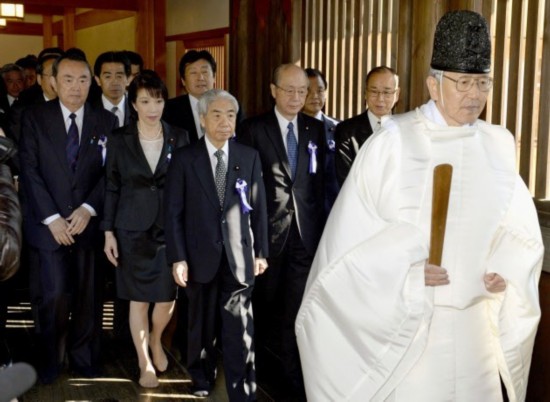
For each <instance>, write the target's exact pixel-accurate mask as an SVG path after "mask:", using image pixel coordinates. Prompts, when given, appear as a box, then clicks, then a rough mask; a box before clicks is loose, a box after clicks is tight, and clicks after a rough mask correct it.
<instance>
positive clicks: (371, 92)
mask: <svg viewBox="0 0 550 402" xmlns="http://www.w3.org/2000/svg"><path fill="white" fill-rule="evenodd" d="M396 92H397V89H394V90H393V91H375V90H372V89H367V95H368V96H369V98H373V99H376V98H378V97H379V96H381V97H382V98H384V99H390V98H391V97H392V96H393V95H395V93H396Z"/></svg>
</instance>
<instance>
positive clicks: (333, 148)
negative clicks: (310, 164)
mask: <svg viewBox="0 0 550 402" xmlns="http://www.w3.org/2000/svg"><path fill="white" fill-rule="evenodd" d="M327 145H328V150H329V151H330V152H334V151H336V141H334V140H328V141H327Z"/></svg>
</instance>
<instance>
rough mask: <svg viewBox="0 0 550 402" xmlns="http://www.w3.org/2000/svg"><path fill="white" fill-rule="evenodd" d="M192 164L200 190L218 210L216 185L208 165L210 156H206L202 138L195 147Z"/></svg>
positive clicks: (206, 151) (206, 150) (210, 165)
mask: <svg viewBox="0 0 550 402" xmlns="http://www.w3.org/2000/svg"><path fill="white" fill-rule="evenodd" d="M230 154H231V153H230ZM194 162H195V163H193V168H194V170H195V173H196V174H197V176H198V178H199V182H200V183H201V186H202V189H203V190H204V192H205V193H206V196H207V197H208V199H209V200H210V202H211V203H212V205H213V206H214V207H215V208H216V209H219V208H220V200H219V199H218V192H217V191H216V183H214V175H213V174H212V164H211V163H210V156H209V155H208V149H207V148H206V143H205V142H204V137H203V138H201V139H200V140H199V142H198V144H197V145H196V147H195V161H194ZM197 191H198V189H197Z"/></svg>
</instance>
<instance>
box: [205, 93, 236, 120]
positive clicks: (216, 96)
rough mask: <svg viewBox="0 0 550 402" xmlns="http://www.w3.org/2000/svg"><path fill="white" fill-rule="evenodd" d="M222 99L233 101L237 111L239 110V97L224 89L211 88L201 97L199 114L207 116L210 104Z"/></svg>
mask: <svg viewBox="0 0 550 402" xmlns="http://www.w3.org/2000/svg"><path fill="white" fill-rule="evenodd" d="M220 99H224V100H227V101H229V102H231V103H232V104H233V106H234V107H235V113H238V112H239V102H237V99H235V97H234V96H233V95H231V94H230V93H229V92H227V91H224V90H223V89H211V90H209V91H206V92H205V93H204V94H202V95H201V98H200V99H199V115H200V116H206V114H207V113H208V108H209V107H210V104H211V103H212V102H214V101H217V100H220Z"/></svg>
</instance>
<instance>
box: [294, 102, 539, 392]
mask: <svg viewBox="0 0 550 402" xmlns="http://www.w3.org/2000/svg"><path fill="white" fill-rule="evenodd" d="M434 110H435V106H434V105H433V103H429V104H427V105H424V106H422V107H421V108H420V109H417V110H415V111H412V112H409V113H407V114H404V115H400V116H395V117H394V118H392V119H391V120H389V121H388V123H387V124H386V126H385V127H384V128H383V129H382V130H381V131H379V132H378V133H377V134H375V135H373V136H372V137H371V138H370V139H369V141H368V142H367V143H366V144H365V145H364V146H363V147H362V148H361V151H360V152H359V154H358V156H357V159H356V161H355V162H354V164H353V166H352V169H351V172H350V175H349V176H348V179H346V182H345V183H344V186H343V188H342V189H341V192H340V195H339V197H338V199H337V201H336V203H335V205H334V207H333V209H332V212H331V215H330V217H329V219H328V222H327V225H326V227H325V231H324V233H323V237H322V239H321V242H320V244H319V247H318V251H317V254H316V256H315V260H314V262H313V266H312V268H311V273H310V276H309V279H308V283H307V286H306V291H305V294H304V299H303V302H302V306H301V309H300V311H299V314H298V317H297V320H296V335H297V339H298V346H299V349H300V356H301V360H302V368H303V372H304V380H305V384H306V392H307V396H308V400H310V401H314V402H320V401H347V400H349V401H368V400H373V401H383V400H398V401H399V400H405V401H423V402H425V401H430V400H433V401H437V402H440V401H444V400H451V401H472V400H484V401H491V400H499V399H501V398H502V396H501V393H500V380H499V373H500V376H501V377H502V380H503V382H504V384H505V386H506V389H507V393H508V397H509V398H510V401H522V400H524V399H525V394H526V389H527V379H528V375H529V367H530V363H531V353H532V349H533V343H534V338H535V333H536V328H537V325H538V321H539V318H540V307H539V301H538V280H539V277H540V270H541V265H542V256H543V245H542V240H541V235H540V228H539V225H538V220H537V215H536V211H535V208H534V205H533V202H532V199H531V196H530V194H529V192H528V190H527V188H526V187H525V185H524V183H523V181H522V180H521V178H520V177H519V176H518V175H517V173H516V172H515V148H514V141H513V137H512V135H511V134H510V133H509V132H508V131H506V130H505V129H504V128H502V127H500V126H494V125H490V124H487V123H485V122H483V121H481V120H479V121H477V122H476V123H475V124H473V125H472V126H468V127H448V126H443V125H438V124H435V123H434V122H433V121H434V120H435V121H437V119H436V118H434ZM436 113H437V112H436ZM427 116H428V117H429V118H430V119H429V118H428V117H427ZM435 117H437V116H435ZM439 117H440V116H439ZM440 163H450V164H451V165H453V169H454V171H453V179H452V185H451V195H450V202H449V213H448V220H447V229H446V237H445V244H444V249H443V262H442V266H443V267H445V268H446V269H447V270H448V272H449V280H450V282H451V283H450V284H449V285H446V286H439V287H426V286H425V285H424V264H425V260H426V258H427V256H428V248H429V232H430V219H431V218H430V216H431V197H432V179H433V168H434V166H436V165H438V164H440ZM489 272H496V273H498V274H499V275H501V276H502V277H503V278H505V279H506V281H507V288H506V291H505V292H503V293H498V294H492V293H489V292H487V291H486V289H485V287H484V284H483V279H482V278H483V276H484V274H485V273H489ZM434 377H435V378H434ZM480 398H482V399H480Z"/></svg>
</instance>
